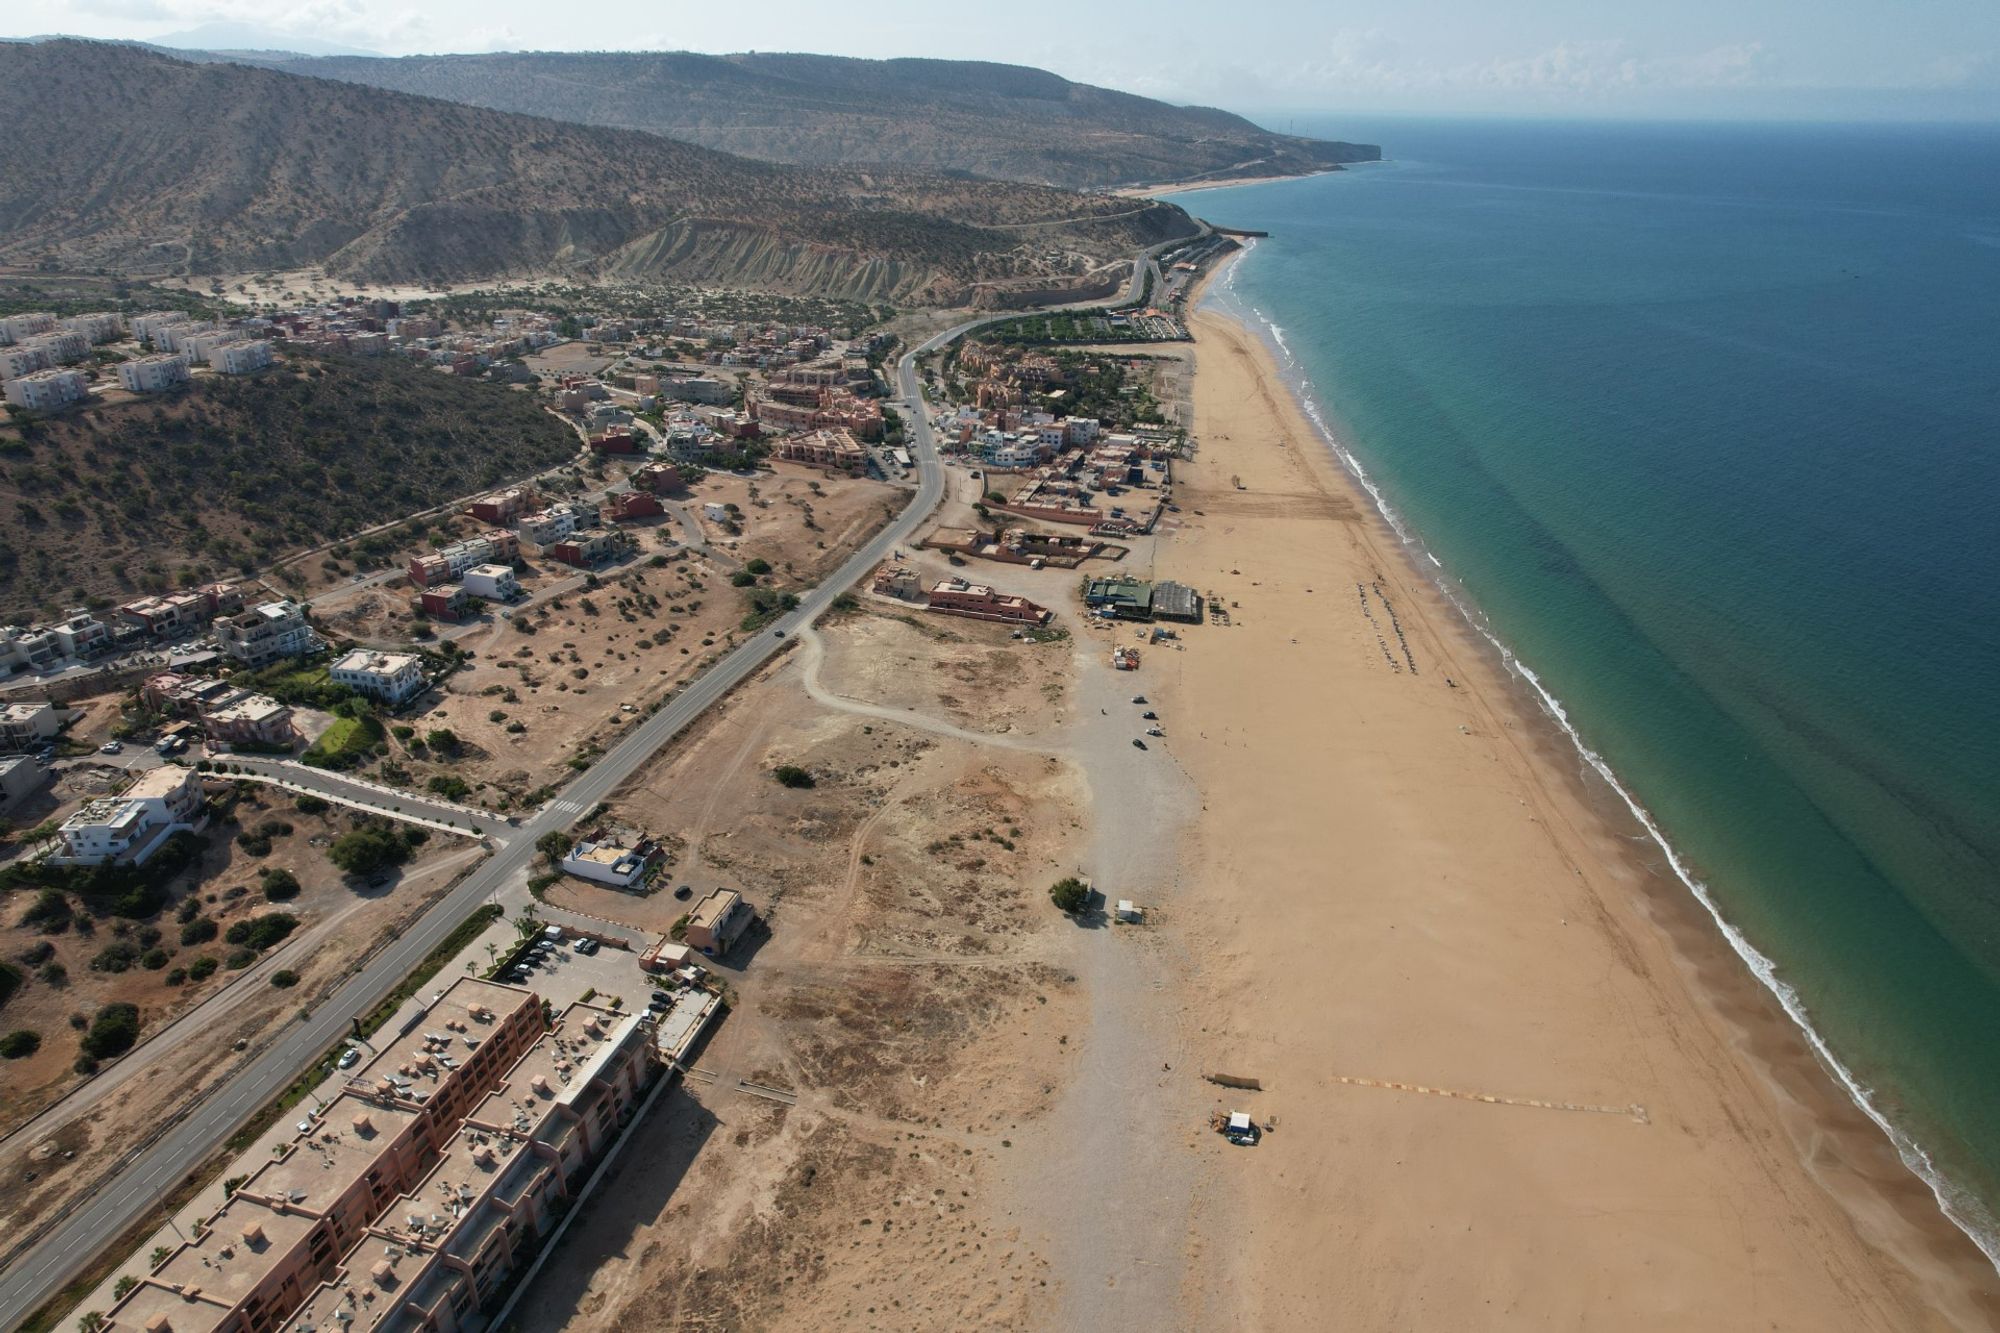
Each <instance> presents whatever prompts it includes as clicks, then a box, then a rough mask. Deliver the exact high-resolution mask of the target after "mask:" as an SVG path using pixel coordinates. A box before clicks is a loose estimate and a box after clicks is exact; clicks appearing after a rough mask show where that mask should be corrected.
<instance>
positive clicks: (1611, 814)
mask: <svg viewBox="0 0 2000 1333" xmlns="http://www.w3.org/2000/svg"><path fill="white" fill-rule="evenodd" d="M1255 244H1256V242H1255V241H1249V242H1246V243H1245V245H1244V248H1243V249H1242V250H1240V251H1238V252H1237V253H1234V254H1231V255H1228V256H1226V257H1225V258H1224V259H1223V261H1222V262H1221V263H1219V264H1217V265H1216V266H1215V267H1214V269H1213V270H1212V271H1211V273H1209V274H1204V275H1202V282H1201V284H1199V285H1198V286H1197V288H1196V290H1195V292H1194V293H1193V294H1192V295H1191V298H1190V307H1191V308H1193V309H1197V310H1199V309H1200V305H1201V302H1202V301H1203V300H1205V299H1206V298H1207V296H1208V294H1209V293H1208V290H1207V282H1208V279H1209V278H1210V277H1214V278H1216V279H1218V280H1219V279H1222V278H1224V277H1225V275H1226V273H1227V271H1228V270H1229V269H1230V267H1231V266H1232V265H1233V264H1234V262H1235V261H1236V260H1237V259H1238V258H1240V257H1241V256H1242V255H1243V254H1245V253H1248V250H1249V249H1251V248H1254V246H1255ZM1223 285H1224V286H1225V287H1227V283H1224V284H1223ZM1251 310H1252V311H1253V312H1254V313H1255V314H1256V316H1257V317H1258V318H1260V319H1262V320H1263V321H1264V324H1265V327H1263V328H1260V327H1258V326H1257V325H1256V324H1254V323H1252V322H1251V320H1250V318H1249V317H1248V315H1246V313H1245V312H1244V311H1243V310H1240V309H1229V310H1223V309H1220V308H1217V307H1211V308H1210V310H1209V313H1212V314H1214V315H1216V316H1218V317H1220V318H1223V319H1226V320H1228V321H1229V322H1230V323H1231V324H1233V325H1234V326H1235V327H1236V328H1238V329H1239V330H1241V331H1242V332H1243V333H1244V334H1246V335H1247V336H1249V337H1250V338H1252V339H1254V340H1255V341H1257V342H1258V343H1259V344H1260V345H1261V346H1263V347H1264V348H1265V350H1266V351H1267V353H1268V352H1270V351H1272V350H1273V348H1275V351H1276V353H1277V354H1278V355H1280V356H1282V357H1283V360H1284V363H1285V364H1282V365H1280V364H1277V363H1276V362H1275V359H1274V363H1273V364H1272V365H1271V367H1270V371H1271V373H1272V374H1273V376H1274V378H1275V379H1276V381H1277V382H1278V383H1279V384H1280V385H1282V387H1283V389H1284V391H1285V393H1286V394H1287V395H1288V396H1289V398H1290V400H1291V402H1292V404H1293V406H1294V407H1295V408H1296V409H1297V410H1298V411H1299V412H1300V413H1301V415H1303V416H1304V417H1305V418H1306V419H1307V420H1308V421H1309V422H1310V423H1311V425H1312V427H1313V428H1314V431H1315V432H1316V434H1317V435H1318V437H1319V439H1320V441H1321V443H1323V444H1324V445H1325V447H1326V449H1327V451H1328V452H1329V453H1330V454H1331V455H1332V456H1333V458H1334V459H1335V460H1336V462H1337V464H1338V468H1339V471H1340V472H1341V473H1342V474H1344V475H1345V476H1346V478H1347V479H1348V480H1349V482H1350V483H1352V484H1353V485H1354V486H1357V487H1358V488H1359V489H1360V490H1361V491H1362V492H1363V494H1365V496H1366V497H1367V499H1368V500H1369V501H1370V503H1371V504H1372V506H1373V508H1374V511H1375V514H1376V516H1377V517H1378V518H1379V519H1380V520H1381V522H1382V523H1384V524H1385V525H1386V526H1387V527H1388V528H1389V529H1390V531H1391V532H1393V534H1394V535H1395V538H1396V540H1397V541H1398V542H1399V543H1400V544H1401V546H1402V547H1403V551H1404V554H1405V556H1406V559H1407V562H1408V566H1409V568H1410V570H1411V571H1412V572H1413V573H1415V574H1416V575H1418V576H1419V577H1421V578H1423V579H1425V580H1426V581H1427V582H1429V583H1431V584H1432V585H1433V586H1434V587H1435V588H1436V589H1437V591H1438V592H1439V593H1440V594H1441V595H1442V597H1443V598H1444V599H1445V601H1447V602H1448V603H1450V605H1451V606H1452V607H1453V609H1454V610H1456V611H1457V613H1458V615H1459V616H1460V618H1461V619H1462V620H1463V622H1464V624H1465V627H1466V628H1467V629H1469V630H1470V631H1471V632H1472V633H1473V634H1474V635H1476V636H1478V637H1479V638H1480V639H1483V640H1484V641H1485V642H1486V644H1487V645H1488V647H1489V648H1490V649H1491V651H1492V652H1493V653H1494V654H1495V655H1496V657H1497V658H1498V660H1499V662H1500V664H1501V665H1502V666H1503V667H1504V669H1505V674H1506V676H1507V677H1509V678H1510V681H1509V683H1510V684H1511V685H1512V686H1513V687H1514V688H1515V691H1516V693H1517V695H1518V696H1519V698H1520V699H1521V700H1523V701H1525V702H1526V703H1527V704H1528V705H1529V706H1530V711H1532V712H1538V713H1539V714H1540V715H1541V717H1542V719H1543V720H1544V721H1545V722H1546V723H1547V724H1548V725H1549V726H1550V727H1551V728H1552V729H1553V731H1554V732H1555V733H1556V735H1557V737H1559V738H1560V740H1561V741H1562V742H1566V743H1567V745H1568V747H1569V748H1570V749H1571V750H1572V751H1573V752H1574V754H1575V756H1576V757H1577V758H1578V759H1580V760H1582V761H1583V763H1584V765H1585V766H1586V767H1587V768H1588V770H1589V772H1590V776H1589V777H1588V778H1586V779H1584V780H1583V781H1584V785H1585V787H1586V788H1587V789H1588V790H1589V792H1590V794H1591V795H1592V797H1593V799H1595V800H1596V801H1597V802H1598V803H1599V805H1600V807H1601V808H1600V810H1599V814H1600V815H1602V816H1603V817H1605V818H1607V819H1608V820H1609V821H1610V822H1611V823H1612V824H1613V825H1614V826H1615V825H1621V824H1629V825H1630V827H1631V829H1632V830H1633V831H1634V832H1636V833H1637V834H1638V835H1640V836H1643V837H1644V838H1645V839H1647V840H1649V841H1651V842H1652V843H1653V844H1654V846H1655V847H1656V848H1657V850H1658V853H1659V856H1660V858H1661V860H1662V862H1663V863H1664V865H1665V866H1666V867H1667V872H1666V877H1667V878H1670V879H1671V880H1673V881H1674V882H1675V883H1676V884H1677V886H1678V887H1679V888H1680V889H1681V890H1682V891H1683V892H1684V893H1685V894H1686V895H1687V897H1688V898H1689V899H1690V900H1691V902H1690V903H1688V904H1680V903H1669V904H1667V905H1666V906H1667V907H1668V909H1669V912H1670V914H1671V915H1672V917H1673V918H1674V919H1673V920H1672V921H1671V922H1663V923H1662V925H1663V928H1666V929H1668V930H1669V933H1673V932H1674V931H1675V930H1677V929H1684V928H1685V927H1686V926H1688V925H1690V924H1692V925H1694V926H1696V927H1697V931H1696V936H1695V937H1696V938H1699V939H1701V940H1702V941H1703V943H1702V946H1701V947H1707V946H1708V945H1709V944H1712V943H1713V942H1714V941H1713V939H1711V938H1710V936H1711V935H1713V936H1719V937H1720V939H1721V942H1722V943H1724V944H1726V945H1727V946H1728V950H1729V952H1730V953H1731V954H1733V955H1734V958H1735V960H1736V961H1737V962H1738V963H1739V964H1740V965H1741V966H1742V968H1743V969H1744V970H1745V971H1746V972H1747V973H1748V974H1749V978H1750V979H1751V980H1753V981H1754V982H1755V983H1756V984H1757V987H1758V989H1760V990H1761V991H1762V992H1763V998H1764V999H1765V1000H1766V1001H1768V1006H1769V1007H1770V1009H1772V1010H1773V1011H1774V1012H1775V1013H1776V1014H1777V1015H1778V1016H1780V1017H1782V1019H1783V1021H1784V1022H1786V1023H1788V1024H1789V1025H1790V1026H1791V1027H1792V1029H1793V1030H1794V1033H1795V1035H1796V1036H1797V1038H1798V1039H1799V1040H1800V1041H1801V1042H1802V1043H1803V1045H1804V1047H1805V1055H1806V1057H1807V1063H1809V1064H1812V1065H1814V1066H1816V1067H1817V1068H1816V1070H1815V1071H1810V1073H1809V1074H1808V1076H1809V1077H1810V1076H1812V1075H1813V1074H1816V1075H1818V1076H1823V1077H1824V1078H1826V1079H1830V1080H1831V1081H1832V1082H1833V1083H1834V1084H1836V1085H1837V1087H1836V1088H1835V1089H1833V1090H1832V1091H1836V1092H1838V1093H1839V1094H1840V1095H1841V1096H1842V1097H1844V1098H1845V1100H1846V1101H1847V1103H1848V1104H1849V1106H1850V1107H1851V1108H1852V1110H1853V1111H1855V1112H1857V1113H1858V1114H1859V1115H1860V1116H1861V1117H1863V1118H1865V1120H1866V1121H1867V1123H1868V1124H1869V1125H1871V1126H1873V1128H1874V1129H1875V1131H1876V1132H1877V1133H1878V1134H1879V1135H1880V1136H1881V1138H1882V1140H1883V1143H1882V1145H1881V1146H1882V1147H1883V1148H1885V1149H1887V1150H1888V1151H1889V1152H1890V1153H1892V1154H1893V1156H1894V1158H1895V1159H1896V1161H1897V1162H1898V1163H1900V1165H1901V1166H1902V1168H1903V1169H1904V1170H1905V1171H1907V1172H1908V1173H1909V1174H1910V1175H1911V1176H1912V1177H1913V1178H1914V1179H1915V1180H1916V1182H1917V1183H1919V1184H1921V1185H1922V1186H1923V1188H1924V1189H1925V1190H1926V1191H1927V1192H1928V1194H1929V1196H1930V1199H1931V1206H1932V1207H1933V1208H1934V1209H1935V1210H1936V1211H1937V1213H1938V1214H1939V1215H1940V1217H1941V1218H1942V1219H1943V1220H1944V1221H1945V1222H1946V1223H1947V1224H1949V1226H1950V1227H1951V1228H1952V1229H1954V1230H1955V1231H1957V1232H1958V1233H1959V1234H1960V1235H1961V1236H1962V1237H1963V1239H1964V1240H1966V1241H1967V1242H1969V1243H1970V1244H1971V1245H1972V1246H1974V1247H1975V1248H1977V1249H1978V1250H1979V1251H1980V1252H1981V1254H1982V1255H1984V1257H1985V1259H1986V1261H1987V1263H1988V1264H1989V1265H1991V1266H1992V1267H1993V1268H1994V1270H1995V1272H1996V1274H2000V1236H1995V1235H1989V1234H1983V1233H1982V1232H1981V1230H1980V1229H1979V1227H1978V1226H1977V1225H1975V1224H1974V1223H1973V1222H1972V1221H1970V1220H1968V1219H1967V1218H1965V1217H1964V1216H1963V1215H1962V1214H1961V1211H1960V1209H1959V1206H1958V1205H1957V1203H1956V1202H1955V1200H1954V1199H1953V1198H1952V1197H1951V1196H1950V1191H1951V1188H1952V1187H1951V1182H1950V1180H1949V1178H1948V1177H1946V1176H1945V1174H1944V1173H1943V1172H1942V1171H1941V1170H1939V1169H1938V1167H1937V1166H1936V1164H1935V1162H1934V1161H1933V1159H1932V1158H1931V1156H1930V1154H1929V1152H1928V1151H1927V1150H1926V1149H1925V1148H1924V1146H1923V1144H1922V1143H1921V1142H1919V1141H1918V1140H1917V1138H1916V1137H1915V1136H1914V1135H1912V1134H1910V1133H1909V1132H1907V1131H1906V1130H1904V1129H1903V1128H1902V1127H1900V1126H1898V1125H1897V1124H1895V1122H1893V1121H1892V1120H1890V1119H1889V1118H1888V1116H1887V1115H1886V1114H1885V1113H1884V1112H1882V1111H1881V1110H1880V1109H1879V1108H1878V1107H1877V1106H1876V1105H1875V1102H1874V1098H1873V1097H1872V1096H1871V1095H1870V1092H1871V1090H1870V1089H1869V1088H1867V1087H1866V1085H1864V1084H1863V1083H1862V1082H1861V1080H1860V1079H1859V1078H1857V1077H1856V1076H1855V1075H1854V1073H1853V1072H1852V1071H1851V1070H1850V1069H1849V1068H1848V1067H1847V1065H1846V1064H1845V1063H1844V1062H1843V1061H1842V1060H1841V1059H1840V1058H1839V1057H1838V1056H1837V1055H1836V1054H1835V1053H1834V1051H1833V1050H1832V1048H1831V1047H1830V1046H1828V1045H1827V1043H1826V1040H1825V1038H1824V1037H1823V1036H1822V1035H1821V1034H1820V1032H1819V1030H1818V1029H1817V1028H1816V1027H1815V1026H1814V1025H1813V1022H1812V1019H1811V1015H1810V1012H1809V1010H1808V1009H1807V1007H1806V1004H1805V1001H1804V999H1803V997H1801V996H1800V995H1799V993H1798V991H1797V990H1796V989H1795V988H1794V987H1793V986H1792V985H1791V984H1790V983H1788V982H1787V981H1785V980H1784V979H1783V977H1782V976H1780V975H1779V970H1778V964H1777V961H1776V960H1775V959H1773V958H1772V957H1770V956H1769V955H1767V954H1765V953H1764V952H1763V951H1761V950H1760V949H1758V948H1757V946H1756V945H1755V944H1753V943H1751V941H1750V940H1749V939H1748V938H1747V937H1746V936H1744V935H1743V934H1742V932H1741V931H1739V930H1738V929H1737V928H1736V927H1735V926H1734V925H1733V924H1731V922H1730V921H1729V919H1728V918H1727V917H1726V916H1725V915H1724V914H1723V912H1722V909H1721V907H1720V906H1719V905H1718V904H1717V902H1716V901H1715V898H1714V895H1713V892H1712V891H1711V889H1710V888H1709V885H1708V884H1707V882H1706V881H1705V880H1703V879H1702V878H1701V877H1700V876H1699V875H1698V874H1696V873H1695V871H1694V870H1693V869H1692V868H1691V867H1690V866H1689V865H1688V863H1687V862H1686V861H1685V860H1684V859H1683V857H1682V856H1681V854H1680V852H1679V851H1678V850H1677V849H1676V848H1675V847H1674V845H1673V843H1672V841H1671V839H1670V838H1669V837H1668V836H1667V833H1666V830H1665V829H1663V828H1662V827H1660V825H1659V824H1658V823H1657V822H1656V821H1655V820H1654V818H1653V815H1652V812H1651V811H1650V810H1649V809H1648V808H1647V806H1646V805H1645V803H1644V802H1643V801H1642V800H1641V799H1640V798H1639V796H1638V794H1637V793H1636V792H1634V791H1633V790H1632V789H1631V788H1630V787H1628V786H1627V785H1626V784H1625V782H1624V780H1623V779H1621V778H1620V777H1619V776H1618V775H1617V773H1616V772H1615V771H1614V770H1613V769H1612V768H1611V765H1610V763H1609V761H1607V760H1606V759H1605V758H1604V757H1603V756H1602V755H1601V754H1599V753H1598V752H1597V751H1596V750H1594V749H1592V748H1591V747H1590V745H1589V743H1588V742H1587V741H1585V739H1584V738H1583V735H1582V733H1581V732H1580V731H1579V730H1578V729H1577V728H1576V726H1575V725H1574V724H1573V723H1572V722H1571V721H1570V718H1569V713H1568V710H1567V709H1566V708H1565V706H1564V705H1563V702H1562V701H1561V700H1560V699H1559V698H1557V697H1556V695H1555V694H1554V693H1553V692H1552V691H1550V690H1549V689H1548V688H1547V687H1546V686H1545V685H1544V684H1543V683H1542V679H1541V677H1540V676H1539V675H1538V674H1536V672H1535V670H1534V669H1533V668H1532V667H1531V666H1530V665H1529V664H1528V663H1527V662H1525V661H1523V660H1522V659H1521V658H1520V657H1518V656H1517V655H1516V654H1515V652H1514V651H1513V649H1512V648H1511V647H1510V646H1509V645H1508V644H1507V643H1506V642H1505V641H1504V640H1503V639H1502V638H1501V637H1500V635H1499V633H1498V631H1497V630H1495V629H1494V628H1493V626H1492V622H1491V621H1490V620H1489V619H1488V618H1487V616H1486V614H1485V612H1484V611H1483V610H1482V609H1481V608H1480V607H1479V606H1478V604H1477V603H1476V602H1475V601H1473V599H1472V597H1471V595H1470V594H1469V593H1467V592H1466V591H1465V590H1464V589H1463V588H1462V587H1461V586H1459V585H1458V584H1457V582H1456V581H1455V580H1454V579H1453V578H1452V577H1451V573H1450V571H1449V570H1448V569H1447V568H1446V566H1445V565H1444V563H1443V562H1442V561H1441V560H1439V559H1438V558H1437V557H1436V555H1434V554H1433V553H1432V552H1431V551H1430V549H1429V547H1428V545H1427V544H1426V543H1425V542H1424V540H1423V537H1422V535H1421V534H1420V533H1418V532H1417V531H1416V530H1415V529H1414V528H1413V527H1412V526H1410V524H1409V523H1408V521H1407V520H1406V519H1405V518H1404V517H1403V516H1402V515H1401V514H1400V513H1398V512H1397V511H1396V509H1395V507H1394V506H1393V505H1392V504H1390V503H1389V500H1388V498H1387V497H1386V496H1385V495H1384V494H1383V493H1382V491H1381V489H1380V488H1379V487H1378V486H1377V485H1376V484H1375V482H1374V481H1373V479H1372V478H1370V477H1369V475H1368V472H1367V469H1366V468H1365V467H1364V466H1363V465H1362V464H1361V461H1360V459H1359V458H1357V457H1356V456H1355V454H1354V451H1353V448H1352V446H1351V445H1350V444H1349V443H1348V442H1347V441H1345V440H1343V439H1341V438H1340V436H1339V433H1338V432H1337V431H1335V429H1334V428H1333V426H1332V424H1331V423H1330V422H1329V421H1328V420H1327V419H1326V416H1325V414H1324V413H1323V412H1322V411H1321V410H1320V406H1319V400H1318V395H1317V393H1316V391H1315V390H1314V388H1313V386H1312V383H1311V381H1310V379H1309V377H1308V376H1307V374H1306V371H1305V369H1304V367H1303V366H1302V365H1300V364H1299V362H1298V360H1297V358H1296V356H1294V355H1293V353H1292V351H1291V348H1290V347H1289V345H1287V344H1286V343H1285V342H1284V339H1283V338H1282V336H1280V335H1279V331H1278V327H1277V325H1276V324H1275V323H1274V322H1272V321H1271V320H1270V319H1269V317H1268V316H1265V315H1263V312H1261V311H1255V308H1254V307H1252V308H1251ZM1425 562H1428V563H1429V566H1430V567H1429V568H1426V567H1425ZM1685 907H1698V908H1699V911H1698V912H1689V913H1687V914H1686V915H1688V917H1689V918H1690V919H1689V920H1687V921H1682V920H1680V919H1679V918H1680V917H1681V916H1682V915H1683V913H1682V911H1681V909H1682V908H1685ZM1698 951H1699V950H1697V952H1698ZM1765 1073H1766V1076H1767V1077H1770V1078H1772V1079H1773V1080H1777V1079H1779V1077H1780V1076H1779V1074H1778V1073H1777V1072H1776V1071H1774V1070H1769V1069H1767V1070H1766V1071H1765ZM1816 1090H1818V1089H1816ZM1822 1091H1823V1090H1822ZM1843 1119H1844V1117H1843ZM1843 1128H1851V1126H1843ZM1870 1155H1872V1154H1870ZM1975 1202H1976V1201H1975Z"/></svg>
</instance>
